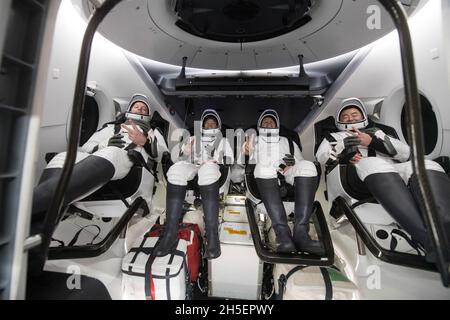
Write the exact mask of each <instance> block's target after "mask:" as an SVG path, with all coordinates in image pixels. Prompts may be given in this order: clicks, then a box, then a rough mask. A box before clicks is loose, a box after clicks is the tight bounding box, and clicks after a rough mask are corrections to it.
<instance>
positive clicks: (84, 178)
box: [32, 156, 115, 215]
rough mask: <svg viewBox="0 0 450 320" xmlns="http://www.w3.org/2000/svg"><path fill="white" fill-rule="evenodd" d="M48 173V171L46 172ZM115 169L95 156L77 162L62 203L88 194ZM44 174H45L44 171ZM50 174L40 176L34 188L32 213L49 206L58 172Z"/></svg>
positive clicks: (57, 179)
mask: <svg viewBox="0 0 450 320" xmlns="http://www.w3.org/2000/svg"><path fill="white" fill-rule="evenodd" d="M47 173H48V174H50V172H47ZM114 173H115V169H114V166H113V164H112V163H111V162H109V161H108V160H105V159H103V158H100V157H96V156H89V157H87V158H86V159H83V160H82V161H80V162H79V163H77V164H76V165H75V166H74V168H73V171H72V175H71V178H70V181H69V185H68V186H67V191H66V194H65V196H64V204H63V205H67V204H69V203H71V202H73V201H75V200H76V199H77V198H79V197H81V196H82V195H84V194H89V192H90V191H93V190H95V189H97V188H99V187H101V186H103V185H104V184H105V183H107V182H109V181H110V180H111V179H112V177H113V176H114ZM44 175H47V174H45V173H44ZM51 175H52V176H51V177H50V176H47V177H44V178H45V179H42V178H41V181H43V182H42V183H40V184H39V185H37V186H36V187H35V188H34V197H33V211H32V212H33V215H35V214H40V213H41V212H43V211H46V210H47V209H48V207H49V206H50V201H51V199H52V197H53V195H54V193H55V189H56V187H57V184H58V181H59V176H60V173H58V172H57V171H56V170H55V171H53V173H52V174H51Z"/></svg>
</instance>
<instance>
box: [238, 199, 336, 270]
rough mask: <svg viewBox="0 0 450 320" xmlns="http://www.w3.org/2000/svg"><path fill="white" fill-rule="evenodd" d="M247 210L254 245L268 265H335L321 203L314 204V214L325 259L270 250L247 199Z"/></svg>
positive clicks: (259, 255) (257, 252) (250, 203)
mask: <svg viewBox="0 0 450 320" xmlns="http://www.w3.org/2000/svg"><path fill="white" fill-rule="evenodd" d="M245 205H246V208H247V217H248V223H249V225H250V231H251V233H252V238H253V243H254V245H255V250H256V254H257V255H258V257H259V258H260V259H261V260H262V261H264V262H267V263H287V264H296V265H304V266H320V267H326V266H331V265H333V263H334V248H333V242H332V241H331V235H330V231H329V230H328V226H327V221H326V219H325V216H324V214H323V210H322V206H321V205H320V203H319V202H315V203H314V208H313V213H315V216H316V217H317V221H318V225H319V230H318V233H319V235H320V237H319V238H320V240H321V241H322V243H323V245H324V248H325V253H326V255H325V257H321V256H316V255H309V254H290V253H277V252H274V251H273V250H269V249H268V248H267V247H266V245H265V244H264V243H263V241H262V239H261V235H260V230H259V227H258V223H257V221H256V218H255V213H254V209H253V204H252V202H251V201H250V200H249V199H247V200H246V202H245Z"/></svg>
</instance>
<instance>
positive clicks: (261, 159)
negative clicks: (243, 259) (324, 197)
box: [244, 109, 324, 255]
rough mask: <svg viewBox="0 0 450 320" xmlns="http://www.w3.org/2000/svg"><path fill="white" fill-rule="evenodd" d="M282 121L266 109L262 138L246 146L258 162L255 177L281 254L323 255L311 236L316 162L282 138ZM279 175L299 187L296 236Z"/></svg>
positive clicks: (260, 122) (260, 124)
mask: <svg viewBox="0 0 450 320" xmlns="http://www.w3.org/2000/svg"><path fill="white" fill-rule="evenodd" d="M279 132H280V119H279V116H278V113H277V112H276V111H275V110H272V109H268V110H265V111H264V112H263V113H262V115H261V117H260V118H259V120H258V133H259V136H258V137H252V136H250V137H249V138H248V139H247V141H246V142H245V144H244V153H245V154H247V155H249V156H250V161H255V162H256V166H255V172H254V175H255V178H256V184H257V186H258V190H259V193H260V195H261V199H262V201H263V203H264V206H265V208H266V210H267V213H268V215H269V217H270V219H271V221H272V227H273V229H274V231H275V235H276V241H277V248H276V250H277V252H284V253H290V252H297V251H300V252H308V253H312V254H317V255H323V253H324V249H323V247H322V245H321V244H320V242H318V241H313V240H312V239H311V238H310V236H309V234H308V231H309V219H310V217H311V214H312V206H313V202H314V197H315V193H316V190H317V187H318V174H317V169H316V167H315V165H314V163H312V162H310V161H307V160H304V159H303V156H302V154H301V153H300V149H299V147H298V146H297V145H296V144H295V143H293V147H294V150H293V152H292V151H291V147H290V146H289V141H288V139H287V138H285V137H280V135H279ZM278 174H281V175H283V176H284V178H285V180H286V182H287V183H289V184H290V185H293V186H295V221H294V230H293V236H292V235H291V231H290V229H289V226H288V224H287V216H286V211H285V208H284V206H283V202H282V199H281V194H280V187H279V185H278Z"/></svg>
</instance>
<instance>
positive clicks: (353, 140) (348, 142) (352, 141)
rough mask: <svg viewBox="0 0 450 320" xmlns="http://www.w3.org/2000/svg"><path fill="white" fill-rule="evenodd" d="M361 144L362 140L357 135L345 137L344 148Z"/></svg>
mask: <svg viewBox="0 0 450 320" xmlns="http://www.w3.org/2000/svg"><path fill="white" fill-rule="evenodd" d="M360 144H361V141H360V140H359V138H358V137H356V136H350V137H347V138H345V139H344V149H351V148H353V147H357V146H359V145H360Z"/></svg>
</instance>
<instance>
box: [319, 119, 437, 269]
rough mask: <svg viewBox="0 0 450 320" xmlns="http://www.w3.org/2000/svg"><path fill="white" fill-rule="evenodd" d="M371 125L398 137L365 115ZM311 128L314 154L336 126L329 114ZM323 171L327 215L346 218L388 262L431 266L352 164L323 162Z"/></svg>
mask: <svg viewBox="0 0 450 320" xmlns="http://www.w3.org/2000/svg"><path fill="white" fill-rule="evenodd" d="M371 125H374V126H375V127H377V128H380V129H381V130H383V131H384V132H385V133H386V134H388V135H390V136H392V137H394V138H397V139H398V134H397V132H396V131H395V129H393V128H391V127H389V126H386V125H383V124H380V123H376V122H375V121H373V120H371V119H370V118H369V126H371ZM314 129H315V150H314V152H315V154H316V153H317V150H318V149H319V146H320V144H321V142H322V141H323V139H324V138H326V137H327V136H329V134H330V133H331V132H337V131H338V129H337V127H336V125H335V120H334V117H332V116H330V117H328V118H326V119H324V120H322V121H320V122H318V123H316V124H315V128H314ZM324 171H325V181H326V191H325V197H326V199H327V200H328V202H329V204H330V208H331V209H330V215H331V216H332V217H333V218H335V219H336V220H337V222H341V221H344V218H347V219H348V220H349V222H350V223H351V224H352V225H353V227H354V228H355V230H356V232H357V233H358V235H359V237H360V238H361V239H362V240H363V241H364V243H365V245H366V246H367V247H368V248H369V250H370V251H371V252H372V253H373V255H374V256H376V257H378V258H380V259H381V260H383V261H386V262H389V263H394V264H400V265H407V266H410V267H417V268H423V269H430V268H431V267H430V265H429V264H427V263H426V262H425V260H424V257H423V256H424V252H423V250H422V249H421V248H420V247H419V246H417V244H416V243H415V242H413V241H412V240H411V236H410V235H409V234H408V233H407V232H406V231H405V230H404V229H402V228H401V227H400V226H399V224H398V223H397V222H396V221H395V220H394V218H393V217H392V216H391V215H390V214H389V213H388V212H387V211H386V210H385V209H384V208H383V207H382V206H381V205H380V204H379V203H378V202H377V200H376V199H375V198H374V197H373V195H372V194H371V192H370V191H369V190H368V188H367V186H366V185H365V183H364V182H363V181H361V180H360V178H359V177H358V174H357V172H356V168H355V166H354V165H352V164H339V163H337V162H333V163H330V164H326V165H325V168H324ZM344 215H345V217H344Z"/></svg>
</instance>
